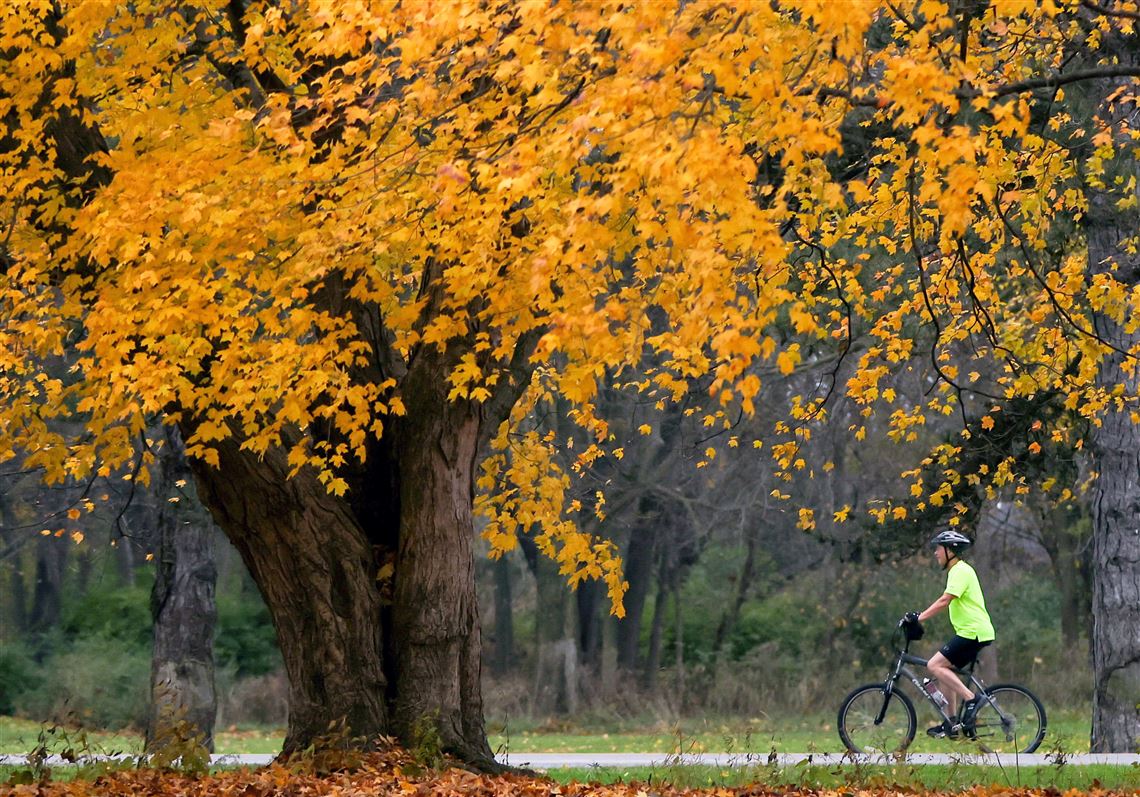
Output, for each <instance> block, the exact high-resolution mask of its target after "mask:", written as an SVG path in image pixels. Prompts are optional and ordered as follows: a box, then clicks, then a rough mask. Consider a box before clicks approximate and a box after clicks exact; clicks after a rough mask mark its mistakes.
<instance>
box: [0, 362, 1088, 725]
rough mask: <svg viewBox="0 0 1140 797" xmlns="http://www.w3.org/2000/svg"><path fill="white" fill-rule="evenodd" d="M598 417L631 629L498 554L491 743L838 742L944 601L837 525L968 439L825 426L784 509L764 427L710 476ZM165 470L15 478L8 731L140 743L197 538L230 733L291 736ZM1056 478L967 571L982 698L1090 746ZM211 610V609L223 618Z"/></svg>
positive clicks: (909, 541) (875, 540) (698, 452)
mask: <svg viewBox="0 0 1140 797" xmlns="http://www.w3.org/2000/svg"><path fill="white" fill-rule="evenodd" d="M816 379H818V373H813V372H812V370H811V369H803V370H802V371H801V372H800V373H798V374H796V375H791V376H786V377H784V376H776V377H774V378H771V379H770V380H769V382H768V384H767V386H766V387H765V388H764V392H763V394H762V396H761V397H760V399H759V401H760V402H761V404H762V406H768V405H775V404H777V403H779V402H786V401H787V400H788V398H789V396H790V395H791V394H792V393H794V392H796V391H799V390H802V389H803V387H804V385H806V384H810V383H811V382H812V381H813V380H816ZM930 382H931V376H930V375H929V374H927V373H926V363H924V361H923V360H922V359H921V358H916V360H915V361H914V363H913V364H912V365H911V366H910V367H908V368H906V369H904V371H903V375H902V376H899V377H897V378H894V380H893V387H891V388H889V389H893V390H896V391H897V393H898V394H899V399H898V400H899V402H900V403H901V404H903V405H905V404H906V403H908V402H910V401H911V400H920V398H921V394H922V392H923V391H924V390H925V389H927V387H928V385H929V384H930ZM607 397H608V400H609V401H610V402H612V406H611V407H610V408H609V409H610V410H612V411H613V413H614V414H615V415H617V416H624V417H625V418H627V419H628V423H629V425H630V427H631V431H632V432H633V434H631V436H630V439H629V443H628V445H629V446H630V451H629V453H628V454H627V455H626V457H624V458H623V460H622V461H621V462H620V463H615V465H614V467H613V468H612V469H611V470H608V471H606V472H603V473H600V474H599V473H596V472H595V473H594V474H592V478H591V479H589V480H584V481H583V483H582V484H580V485H579V487H578V489H579V490H581V491H583V492H584V493H585V494H589V493H592V492H593V489H594V487H596V486H597V484H595V482H594V479H599V480H601V481H602V482H604V485H605V490H606V496H607V499H606V500H607V504H608V505H609V507H611V511H610V512H609V514H608V515H607V518H606V522H605V523H604V524H602V523H601V522H599V523H598V527H597V528H596V529H594V530H593V531H594V533H596V534H603V535H609V536H610V538H611V539H613V540H614V542H615V543H616V544H617V545H618V547H619V549H620V553H621V556H622V560H623V562H624V563H625V575H626V578H627V579H628V581H629V590H628V592H627V594H626V597H625V609H626V616H625V617H624V618H621V619H619V618H615V617H613V616H611V614H610V605H609V602H608V600H607V599H606V596H605V590H604V586H603V585H601V584H600V583H598V582H593V581H586V582H583V583H582V584H580V585H579V586H578V588H577V589H576V590H575V589H572V588H570V587H569V586H568V585H567V583H566V581H565V578H564V577H562V576H560V575H559V573H558V569H557V566H556V565H555V563H553V562H551V561H550V560H549V559H546V558H544V557H542V556H539V555H537V553H538V552H537V550H536V548H535V546H534V544H533V542H532V541H530V540H529V538H528V537H527V536H525V535H520V536H519V541H520V546H519V548H518V549H516V551H514V552H512V553H510V554H507V555H503V556H500V557H498V558H495V559H491V558H488V557H487V554H488V553H489V550H488V549H486V548H484V549H483V550H482V551H481V553H482V556H481V559H480V562H479V564H478V567H477V579H478V588H479V597H480V605H481V606H482V607H484V609H483V638H484V640H485V647H484V653H483V672H484V679H485V687H484V688H485V700H486V706H487V714H488V719H489V723H490V726H491V728H492V730H495V729H499V730H507V729H509V728H510V727H512V725H513V727H516V728H535V727H542V726H546V727H547V728H550V729H560V728H561V729H566V728H575V727H583V728H590V727H594V728H622V727H624V728H626V729H629V728H632V727H637V726H638V725H642V726H644V727H647V728H653V729H656V730H657V731H659V732H660V731H662V730H664V731H668V730H670V729H672V728H675V727H684V725H685V724H686V723H687V722H689V724H690V727H694V726H693V724H692V723H691V721H693V720H699V719H712V720H714V721H716V720H719V721H729V722H731V721H734V720H743V721H747V720H749V719H751V720H753V721H755V720H756V718H763V719H764V721H765V723H764V724H765V727H771V725H772V724H776V725H778V724H779V723H780V722H781V721H782V720H785V719H790V718H795V717H799V716H800V715H803V714H805V713H807V714H809V715H811V716H813V717H817V718H819V722H818V723H817V724H821V725H824V726H825V725H826V723H827V722H828V721H829V720H830V718H831V714H832V713H833V711H834V709H835V708H836V707H837V706H838V703H839V701H840V700H841V699H842V696H843V695H844V694H845V693H846V692H847V691H848V690H849V689H850V688H851V687H853V686H854V685H855V684H857V683H862V682H864V681H867V680H874V679H877V678H878V677H881V674H882V672H883V669H884V667H885V666H886V660H887V656H888V655H889V651H890V637H891V634H892V631H893V629H894V621H895V620H897V618H898V617H899V616H900V615H901V614H902V613H903V612H905V611H907V610H910V609H919V608H923V607H925V605H926V604H927V603H929V602H930V601H931V600H932V599H933V598H934V597H936V596H937V595H938V594H940V590H941V586H942V582H943V580H944V576H943V574H942V573H941V572H940V571H939V570H938V568H937V566H936V563H935V562H934V561H933V557H932V556H931V552H930V549H929V548H928V547H927V546H926V545H925V542H926V535H925V532H923V531H915V530H906V531H905V532H904V531H902V530H897V529H896V530H894V533H893V536H892V533H891V530H890V529H889V528H887V529H884V527H882V526H879V525H877V524H871V525H867V526H858V525H855V524H850V523H847V524H844V523H838V522H836V513H837V512H839V511H841V508H842V507H843V506H845V505H850V504H852V503H857V502H858V500H859V496H861V495H872V496H880V497H883V498H884V500H885V499H886V498H889V497H890V496H892V495H896V496H899V497H900V498H901V497H902V494H903V492H904V491H905V489H906V488H905V485H903V484H902V483H901V482H900V481H899V479H898V471H899V462H900V461H902V460H903V459H904V458H906V457H908V456H909V457H912V458H914V459H915V460H916V461H917V460H918V459H920V458H921V457H922V456H923V454H924V452H925V450H926V449H928V448H929V446H930V444H931V441H933V440H936V439H938V436H939V434H943V435H946V436H950V435H953V434H955V433H956V431H957V429H956V427H955V423H956V420H955V419H953V418H951V419H948V420H946V421H944V422H942V423H941V424H940V425H939V424H935V425H932V427H929V428H927V429H925V430H924V431H923V434H922V436H920V437H917V438H915V439H914V440H912V441H911V442H910V443H904V444H899V443H895V442H891V441H889V439H888V436H887V434H886V430H876V429H875V428H874V425H873V424H874V421H872V423H871V431H870V432H869V433H868V437H869V440H870V441H875V440H877V441H879V442H878V443H872V442H865V443H862V444H859V445H852V444H851V441H850V435H849V433H848V431H847V425H848V423H849V421H850V418H847V417H845V415H850V416H851V418H854V417H855V415H856V414H857V408H856V407H853V406H848V407H847V408H846V413H845V412H844V410H843V407H842V406H841V407H840V408H839V410H838V411H837V412H835V413H834V414H833V415H832V417H831V419H830V420H829V421H827V422H822V421H821V422H819V423H816V424H813V427H814V430H813V431H814V433H813V434H811V435H810V436H809V439H808V440H807V441H805V443H804V445H803V448H802V452H801V453H802V455H803V456H804V457H805V458H806V460H807V462H808V463H809V464H808V466H807V467H806V468H805V470H804V471H803V475H802V477H801V478H799V479H798V480H797V481H796V482H795V484H793V485H789V484H788V483H787V482H786V481H784V480H783V479H781V478H778V477H777V476H776V475H775V474H774V473H773V469H772V468H771V467H770V466H769V464H768V457H767V452H766V451H765V450H764V448H765V444H766V443H769V444H770V441H768V440H766V432H767V427H766V425H765V424H764V423H762V422H757V421H749V420H745V419H738V420H737V422H736V423H735V424H734V425H733V427H732V428H731V430H730V433H731V435H732V436H733V437H738V438H739V439H740V440H742V441H744V443H742V444H741V445H739V446H733V447H730V448H726V449H725V450H724V451H723V453H722V454H721V455H720V456H718V457H716V458H715V459H714V460H713V461H711V462H709V461H707V460H705V453H704V452H705V449H706V448H707V445H708V440H707V438H708V437H709V431H708V428H707V426H705V425H704V423H703V421H701V420H700V417H699V416H697V417H694V413H689V412H687V411H686V409H685V406H684V404H682V405H681V407H679V408H678V410H677V412H676V413H675V415H674V417H673V418H672V422H671V423H667V424H665V428H666V429H669V430H671V434H672V435H673V437H672V439H669V440H666V439H662V438H661V437H660V436H656V437H650V436H645V435H641V434H638V433H636V429H635V427H636V426H637V425H638V424H637V420H638V416H639V414H640V413H644V412H645V411H646V410H645V408H644V407H643V406H641V404H639V402H637V401H636V400H631V399H630V398H628V397H623V395H622V394H621V393H620V392H619V391H613V390H609V391H607ZM912 397H913V399H912ZM692 399H693V400H694V401H699V394H695V395H694V396H693V397H692ZM841 405H842V402H841ZM880 431H881V432H882V434H879V433H878V432H880ZM150 433H151V434H152V435H154V436H155V438H156V439H158V438H161V437H162V436H163V435H164V432H163V430H162V429H161V428H155V429H152V430H150ZM713 434H714V435H718V434H726V435H727V434H729V432H722V433H716V432H714V433H713ZM768 436H769V437H771V435H768ZM776 439H778V438H776ZM160 464H161V466H162V468H161V470H160V472H159V476H158V478H156V479H155V480H154V482H153V483H152V484H151V485H150V486H145V487H144V486H141V485H136V484H134V483H133V482H132V481H130V480H128V481H123V480H122V479H121V478H114V479H102V480H97V481H95V482H94V483H92V484H89V485H84V486H83V487H78V486H73V487H70V488H62V487H59V488H50V489H49V488H45V487H43V485H42V484H41V483H40V481H39V480H38V479H36V478H35V474H29V473H19V472H14V471H11V470H9V471H7V472H5V473H3V474H2V478H3V485H4V489H3V492H2V495H3V505H2V506H3V518H4V525H3V526H2V527H0V533H2V534H3V548H2V551H0V556H2V561H0V584H2V588H3V589H4V594H3V601H2V602H0V605H2V607H3V608H2V611H3V616H2V624H0V629H2V631H0V634H2V636H0V639H2V642H3V646H2V649H0V713H2V714H14V715H17V716H20V717H24V718H28V719H33V720H35V721H44V722H49V723H63V724H65V725H79V726H81V727H86V728H90V729H122V728H130V729H134V730H143V729H145V728H146V727H147V725H148V722H149V721H150V711H151V702H150V698H151V694H150V690H151V669H152V649H153V635H154V631H153V617H152V612H154V611H156V610H157V607H158V601H160V600H161V591H162V589H163V587H162V584H163V581H164V579H163V578H162V577H161V575H160V574H159V571H160V570H161V568H163V566H164V565H163V557H164V555H165V556H166V557H168V558H169V557H170V555H171V552H170V547H169V539H168V540H167V548H165V549H164V547H163V539H162V531H163V529H167V530H169V529H170V528H172V527H173V528H180V529H182V531H183V532H184V533H186V532H189V531H191V530H196V531H197V533H195V534H194V535H193V536H192V538H191V539H192V540H193V541H194V544H197V545H199V546H201V547H202V549H203V550H201V551H200V552H198V553H197V554H196V556H195V561H197V562H198V564H199V566H203V567H204V568H205V569H206V570H207V571H210V572H209V576H210V578H212V579H214V580H215V582H216V588H215V589H216V615H217V616H216V626H214V633H213V650H214V656H215V665H214V666H215V667H216V670H215V674H216V678H217V694H218V697H217V702H218V714H217V727H219V728H225V727H227V726H240V727H248V726H261V727H264V728H269V729H273V728H280V727H282V726H283V725H284V723H285V720H286V711H287V704H288V690H287V683H286V678H285V675H284V673H283V671H282V663H281V659H280V654H279V652H278V650H277V645H276V641H275V637H274V630H273V626H272V622H271V618H270V616H269V613H268V611H267V609H266V608H265V605H264V603H263V601H262V600H261V598H260V595H259V593H258V591H257V588H256V585H255V584H254V582H253V581H252V579H251V578H250V577H249V575H248V572H247V571H246V569H245V566H244V565H243V563H242V561H241V558H240V557H239V556H238V554H237V552H236V551H235V550H234V548H233V547H232V546H231V545H230V544H229V543H228V541H227V540H226V538H225V536H224V535H223V534H222V533H221V532H220V531H218V530H216V529H215V528H214V526H213V524H212V523H211V521H210V519H209V514H208V512H206V510H205V509H204V508H203V507H202V506H201V505H200V503H199V502H198V501H197V497H196V494H195V491H194V489H193V486H192V484H191V483H190V481H189V472H188V469H187V466H186V464H185V463H184V462H183V461H181V459H180V458H179V456H178V455H177V452H175V455H174V456H163V457H161V458H160ZM1052 464H1053V466H1054V467H1055V468H1056V469H1057V474H1058V475H1060V476H1061V478H1066V477H1067V478H1069V479H1073V480H1074V481H1072V482H1071V483H1069V484H1068V486H1066V487H1063V488H1058V489H1059V490H1063V491H1067V492H1068V493H1069V494H1070V500H1069V501H1067V502H1066V503H1065V504H1064V505H1063V506H1062V507H1060V508H1058V506H1057V505H1056V502H1055V500H1053V499H1050V498H1049V497H1048V496H1044V495H1038V496H1019V495H1017V489H1016V487H1010V489H1009V490H1008V491H1006V492H1005V493H1002V494H999V495H997V496H996V497H995V498H994V499H993V500H991V501H986V502H984V505H983V506H982V507H981V509H980V511H979V513H978V519H977V526H976V530H975V536H976V538H977V545H976V547H975V548H974V550H973V551H972V552H971V554H970V556H969V558H970V559H971V561H972V562H973V563H974V564H975V566H976V567H977V569H978V571H979V573H980V575H981V578H982V581H983V584H984V586H985V590H986V593H987V599H988V602H989V607H990V611H991V614H992V615H993V617H994V622H995V624H996V627H997V628H998V631H999V644H998V645H997V646H996V647H995V648H993V649H992V650H991V651H987V654H986V656H985V657H984V659H983V667H984V673H985V675H986V676H987V677H989V678H991V680H992V678H993V677H994V676H997V675H1000V678H1001V680H1013V681H1020V682H1023V683H1026V684H1028V685H1031V687H1032V688H1033V689H1034V690H1035V691H1037V692H1038V694H1039V695H1040V696H1041V697H1042V698H1043V699H1044V700H1045V701H1046V704H1047V706H1048V708H1049V710H1050V711H1051V712H1061V713H1065V714H1068V715H1076V716H1083V717H1085V722H1086V725H1087V713H1088V710H1089V704H1090V701H1091V696H1092V674H1091V667H1090V653H1089V648H1088V646H1089V635H1088V631H1089V628H1090V624H1091V618H1090V590H1091V584H1090V576H1089V572H1090V571H1089V557H1090V552H1091V548H1090V539H1091V526H1090V521H1089V517H1088V509H1087V506H1086V501H1085V499H1084V495H1085V493H1084V492H1083V490H1082V485H1081V484H1080V483H1079V482H1077V481H1075V479H1076V478H1077V477H1078V476H1079V474H1080V472H1081V467H1080V466H1081V460H1080V456H1079V452H1077V456H1075V457H1074V458H1073V459H1072V460H1071V461H1067V462H1066V461H1060V460H1057V461H1055V462H1053V463H1052ZM93 494H96V495H95V497H98V498H101V499H103V500H101V501H100V502H99V504H98V508H97V509H96V510H95V511H93V512H86V511H84V512H83V513H82V514H80V513H78V512H76V511H75V508H76V507H82V506H83V504H84V502H86V501H89V500H90V497H91V496H92V495H93ZM802 509H809V510H812V511H813V512H814V514H815V516H816V517H819V518H820V519H821V520H820V521H819V522H818V523H817V525H816V526H815V528H814V529H812V530H811V531H805V530H803V529H802V527H801V523H800V510H802ZM56 526H59V527H60V528H59V529H58V530H54V531H52V530H50V529H52V528H54V527H56ZM45 527H47V528H45ZM167 564H168V565H169V562H168V563H167ZM156 576H157V579H156ZM212 604H214V601H208V602H206V603H203V604H202V606H201V607H200V608H201V609H203V610H206V611H207V612H209V611H214V610H215V609H214V607H213V605H212ZM203 622H205V623H207V624H210V625H212V624H213V621H212V620H211V619H209V618H204V619H203ZM948 633H949V626H948V623H947V621H946V619H945V618H942V619H941V620H940V621H935V622H932V623H931V629H930V636H929V637H928V639H927V641H926V642H925V643H923V644H924V646H927V647H932V646H933V645H934V642H935V640H937V639H939V638H940V637H942V636H945V635H947V634H948ZM745 724H746V722H745ZM1070 741H1071V740H1070ZM1083 742H1084V743H1085V744H1086V745H1087V739H1085V740H1083ZM836 743H838V742H836ZM1079 743H1080V741H1078V744H1079Z"/></svg>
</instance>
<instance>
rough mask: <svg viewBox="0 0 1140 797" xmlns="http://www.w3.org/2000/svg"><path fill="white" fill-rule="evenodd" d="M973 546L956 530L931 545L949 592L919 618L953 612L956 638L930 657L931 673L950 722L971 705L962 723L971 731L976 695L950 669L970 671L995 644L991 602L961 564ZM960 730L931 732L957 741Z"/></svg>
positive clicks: (943, 726) (946, 725)
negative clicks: (989, 609)
mask: <svg viewBox="0 0 1140 797" xmlns="http://www.w3.org/2000/svg"><path fill="white" fill-rule="evenodd" d="M971 544H972V543H971V541H970V538H969V537H967V536H966V535H965V534H962V533H961V532H958V531H954V530H953V529H946V530H944V531H940V532H938V534H936V535H934V538H933V539H932V540H931V541H930V545H931V546H932V547H933V548H934V555H935V557H936V558H937V559H938V564H939V565H940V566H941V567H942V569H943V570H945V571H946V591H945V592H943V593H942V595H941V596H940V597H939V598H938V599H937V600H936V601H934V603H932V604H930V606H928V607H927V608H926V609H925V610H923V611H922V612H921V613H920V614H919V615H918V617H917V620H918V622H920V623H921V622H922V621H924V620H928V619H930V618H931V617H933V616H934V615H936V614H938V613H939V612H941V611H942V610H943V609H945V608H947V607H949V609H950V625H951V626H953V628H954V636H952V637H951V638H950V641H949V642H947V643H946V644H945V645H943V646H942V649H941V650H940V651H938V652H937V653H935V654H934V655H933V656H931V657H930V661H929V662H927V665H926V668H927V669H928V670H930V674H931V675H932V676H933V677H934V679H935V681H937V683H938V685H939V687H940V688H941V689H942V693H943V694H944V695H946V700H947V702H948V703H949V706H947V713H948V714H949V715H950V716H951V717H954V716H956V714H957V709H958V698H962V699H963V700H965V701H966V706H965V708H966V711H965V714H964V715H963V718H962V720H963V724H965V725H967V726H971V725H972V723H973V721H974V715H975V713H976V712H977V708H978V702H977V699H976V695H974V693H973V692H972V691H971V690H970V688H969V687H968V686H967V685H966V684H964V683H962V681H961V680H960V679H959V678H958V676H957V675H955V674H954V670H953V669H951V665H953V666H954V667H958V668H962V667H965V666H966V665H968V664H970V662H972V661H973V660H974V659H975V658H977V656H978V653H979V652H980V651H981V649H982V648H984V647H986V646H987V645H989V644H990V643H991V642H993V641H994V627H993V623H991V622H990V616H989V614H988V613H987V612H986V601H985V598H984V597H982V587H981V584H980V583H978V574H977V573H976V572H974V568H972V567H970V565H969V563H968V562H965V561H963V559H962V553H963V552H965V550H966V549H967V548H969V547H970V545H971ZM911 616H912V617H913V613H912V615H911ZM961 730H962V726H960V725H957V724H952V723H951V722H942V723H939V724H938V725H935V726H934V727H933V728H929V729H927V731H926V732H927V733H928V734H930V735H931V736H934V737H937V738H941V737H951V738H953V737H956V736H957V735H958V733H959V732H960V731H961Z"/></svg>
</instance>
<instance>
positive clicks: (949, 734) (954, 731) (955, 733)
mask: <svg viewBox="0 0 1140 797" xmlns="http://www.w3.org/2000/svg"><path fill="white" fill-rule="evenodd" d="M961 733H962V726H961V725H956V724H953V723H950V722H942V723H939V724H938V725H935V726H934V727H933V728H927V729H926V735H927V736H929V737H931V738H932V739H957V738H958V737H959V735H960V734H961Z"/></svg>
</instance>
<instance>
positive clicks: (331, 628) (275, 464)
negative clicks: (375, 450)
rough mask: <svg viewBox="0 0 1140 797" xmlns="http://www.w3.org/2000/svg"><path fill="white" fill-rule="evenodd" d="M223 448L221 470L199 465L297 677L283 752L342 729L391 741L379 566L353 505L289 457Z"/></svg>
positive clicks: (217, 515) (201, 485) (204, 492)
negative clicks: (295, 467)
mask: <svg viewBox="0 0 1140 797" xmlns="http://www.w3.org/2000/svg"><path fill="white" fill-rule="evenodd" d="M183 432H184V433H185V432H186V430H185V429H184V430H183ZM216 449H217V451H218V458H219V468H212V467H210V466H209V465H207V464H206V463H204V462H202V461H201V460H191V467H192V469H193V471H194V475H195V479H196V482H197V485H198V492H199V495H200V496H201V498H202V501H203V503H204V504H205V505H206V506H207V507H208V508H209V509H210V511H211V513H212V515H213V517H214V520H215V521H216V522H217V523H218V525H219V526H221V528H222V529H223V531H225V533H226V535H227V536H228V537H229V539H230V541H231V542H232V543H233V544H234V547H235V548H237V550H238V552H239V553H240V554H241V557H242V559H243V561H244V562H245V564H246V567H247V568H248V569H249V572H250V574H251V575H252V576H253V578H254V580H255V581H256V582H257V585H258V587H259V588H260V590H261V594H262V597H263V598H264V599H265V603H266V605H267V606H268V607H269V612H270V614H271V616H272V617H273V625H274V628H275V629H276V632H277V642H278V645H279V647H280V649H281V656H282V658H283V660H284V662H285V669H286V672H287V673H288V676H289V727H288V729H287V731H286V735H285V742H284V745H283V748H282V753H283V754H285V755H288V754H291V753H294V752H297V751H299V750H302V749H304V748H305V747H307V746H309V745H310V744H312V743H313V742H314V741H316V740H319V739H321V738H323V737H327V736H329V735H330V732H332V733H334V734H335V733H336V732H337V730H336V725H337V723H344V726H345V730H344V733H347V734H351V736H352V737H363V738H364V739H366V740H373V739H375V738H376V737H378V736H380V735H383V734H387V733H389V731H390V729H389V724H388V710H387V705H386V703H385V691H386V689H387V686H388V680H387V678H386V677H385V673H384V670H383V666H382V662H381V622H380V602H381V601H380V591H379V589H378V587H377V582H376V574H377V567H376V565H375V562H374V558H373V554H372V550H371V547H370V546H369V544H368V542H367V540H366V538H365V535H364V533H363V531H362V530H361V528H360V526H359V524H358V523H357V522H356V518H355V517H354V516H353V515H352V513H351V512H350V511H349V510H348V508H347V503H346V502H345V501H343V500H341V499H339V498H336V497H335V496H332V495H330V494H329V493H328V491H327V490H326V489H325V487H324V485H323V484H321V483H320V482H319V481H318V480H317V479H316V478H315V476H314V475H313V474H312V473H311V472H309V471H307V470H302V471H301V472H300V473H298V474H297V475H296V476H294V477H293V478H291V479H290V478H287V476H288V473H289V466H288V464H287V462H286V458H285V453H284V451H283V450H281V449H277V448H274V449H270V450H269V451H268V452H267V453H266V454H265V456H264V457H262V458H259V457H257V456H256V455H254V454H252V453H250V452H248V451H243V450H241V449H240V447H239V444H238V443H237V442H236V441H234V440H232V439H230V440H224V441H221V442H219V443H217V444H216Z"/></svg>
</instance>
